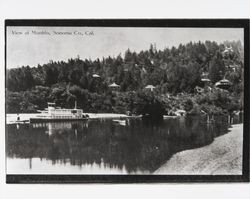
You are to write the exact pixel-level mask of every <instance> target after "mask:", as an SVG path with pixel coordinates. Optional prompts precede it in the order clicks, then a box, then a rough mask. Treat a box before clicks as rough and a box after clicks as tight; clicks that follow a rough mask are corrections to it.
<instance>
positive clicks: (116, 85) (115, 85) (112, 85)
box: [109, 82, 120, 87]
mask: <svg viewBox="0 0 250 199" xmlns="http://www.w3.org/2000/svg"><path fill="white" fill-rule="evenodd" d="M109 87H120V86H119V85H118V84H116V83H115V82H114V83H113V84H110V85H109Z"/></svg>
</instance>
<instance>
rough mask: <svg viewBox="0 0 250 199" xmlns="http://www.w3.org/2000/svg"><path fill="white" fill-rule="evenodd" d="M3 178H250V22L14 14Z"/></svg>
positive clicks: (8, 38)
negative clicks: (24, 16)
mask: <svg viewBox="0 0 250 199" xmlns="http://www.w3.org/2000/svg"><path fill="white" fill-rule="evenodd" d="M5 44H6V48H5V53H6V59H5V63H6V65H5V71H6V74H5V89H6V93H5V99H6V115H5V116H6V130H5V134H6V181H7V182H8V183H44V182H45V183H54V182H56V183H71V182H73V183H96V182H101V183H137V182H143V183H145V182H146V183H147V182H150V183H152V182H246V181H249V134H248V133H249V105H248V103H249V92H248V91H249V20H205V19H204V20H6V22H5Z"/></svg>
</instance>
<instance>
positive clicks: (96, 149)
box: [7, 117, 228, 173]
mask: <svg viewBox="0 0 250 199" xmlns="http://www.w3.org/2000/svg"><path fill="white" fill-rule="evenodd" d="M227 129H228V123H227V117H225V118H222V117H218V118H215V120H214V122H213V123H207V122H206V118H198V117H196V118H194V117H192V118H191V117H190V118H189V117H187V118H184V117H183V118H176V119H172V118H169V119H166V120H163V121H161V122H159V123H152V122H149V121H147V122H144V121H142V120H140V119H129V121H127V122H126V125H119V124H117V123H116V122H114V121H112V120H110V119H106V120H91V121H86V122H65V123H41V124H39V123H37V124H19V126H18V128H17V125H15V124H11V125H7V156H8V157H10V158H26V159H29V160H30V169H32V158H40V160H41V161H42V160H51V162H52V164H66V163H67V164H68V163H69V164H70V165H77V166H78V167H83V166H84V165H99V166H100V167H105V168H109V169H110V170H112V168H115V169H120V170H121V171H124V170H126V172H127V173H152V172H154V171H155V170H156V169H158V168H159V167H160V166H161V165H162V164H163V163H165V162H166V161H167V160H168V159H169V158H170V157H171V156H172V155H173V154H175V153H177V152H179V151H183V150H187V149H192V148H197V147H201V146H204V145H207V144H209V143H211V142H212V141H213V139H214V138H215V137H217V136H219V135H222V134H225V133H227Z"/></svg>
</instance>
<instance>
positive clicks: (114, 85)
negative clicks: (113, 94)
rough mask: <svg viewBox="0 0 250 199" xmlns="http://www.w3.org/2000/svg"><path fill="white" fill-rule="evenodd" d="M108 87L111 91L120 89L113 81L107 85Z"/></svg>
mask: <svg viewBox="0 0 250 199" xmlns="http://www.w3.org/2000/svg"><path fill="white" fill-rule="evenodd" d="M109 88H110V89H111V90H112V91H118V90H119V89H120V86H119V85H118V84H116V83H115V82H114V83H113V84H110V85H109Z"/></svg>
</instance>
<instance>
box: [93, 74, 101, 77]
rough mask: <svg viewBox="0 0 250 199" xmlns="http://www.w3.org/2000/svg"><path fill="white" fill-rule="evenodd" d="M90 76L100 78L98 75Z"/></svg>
mask: <svg viewBox="0 0 250 199" xmlns="http://www.w3.org/2000/svg"><path fill="white" fill-rule="evenodd" d="M92 77H94V78H100V75H97V74H93V75H92Z"/></svg>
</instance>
